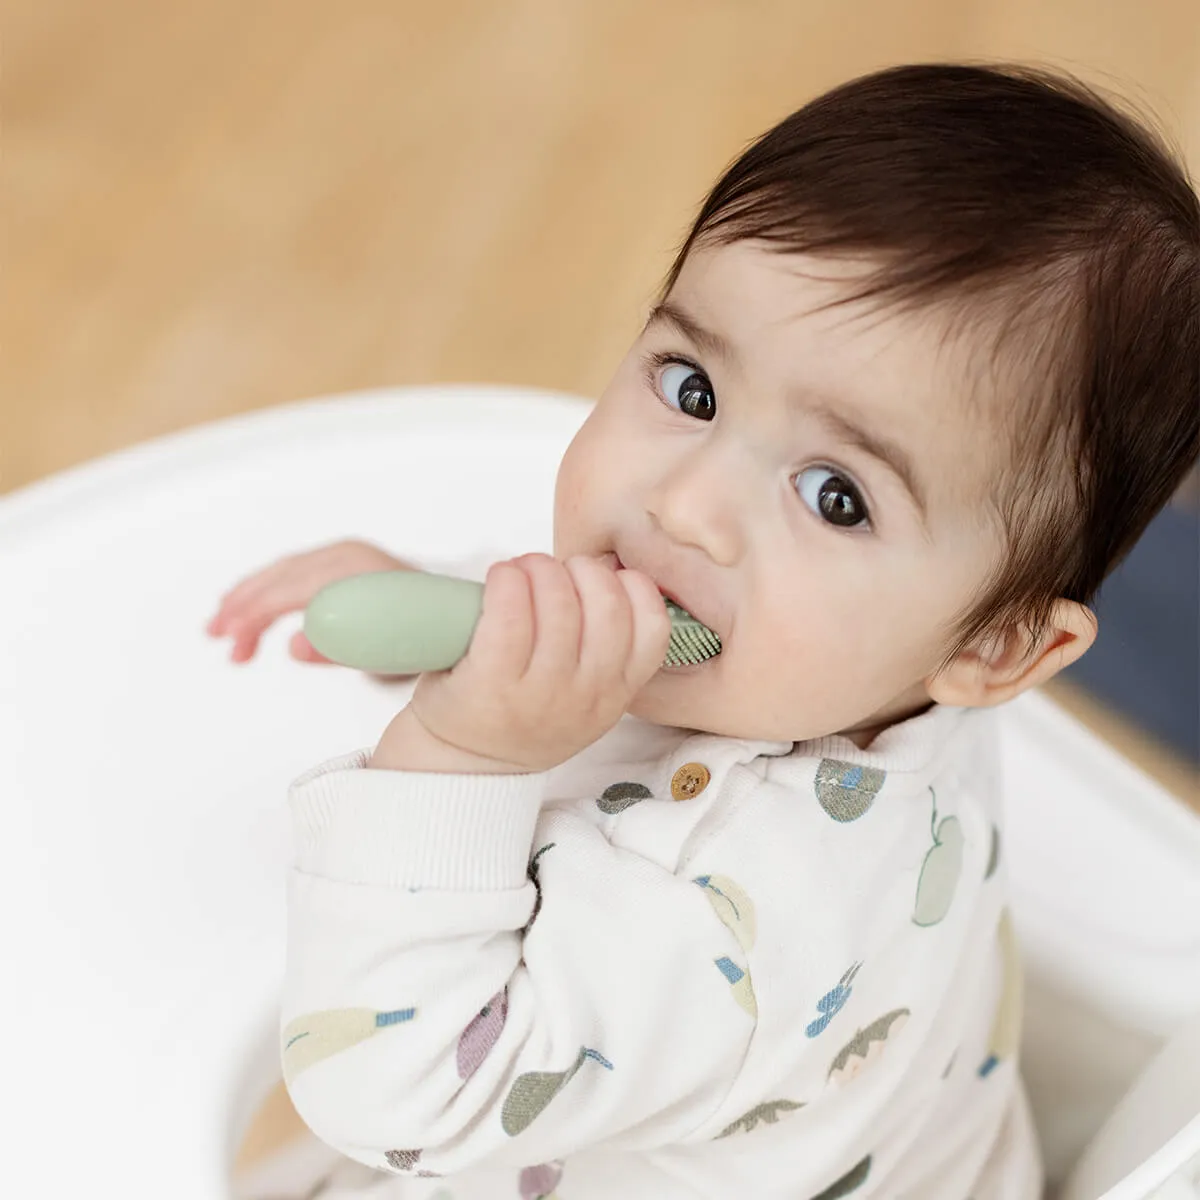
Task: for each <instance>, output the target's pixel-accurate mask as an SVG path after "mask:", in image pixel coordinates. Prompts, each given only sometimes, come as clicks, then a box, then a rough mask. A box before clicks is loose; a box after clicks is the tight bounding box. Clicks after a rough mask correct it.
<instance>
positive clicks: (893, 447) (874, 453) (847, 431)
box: [646, 300, 929, 532]
mask: <svg viewBox="0 0 1200 1200" xmlns="http://www.w3.org/2000/svg"><path fill="white" fill-rule="evenodd" d="M655 322H665V323H666V324H668V325H673V326H674V327H675V328H676V329H678V330H679V332H680V333H682V334H683V335H684V337H686V338H687V339H688V340H689V341H691V342H693V343H694V344H695V345H696V346H698V347H699V348H700V349H701V350H703V351H705V352H707V353H709V354H712V355H714V356H716V357H717V358H720V359H721V360H722V361H724V362H725V363H729V364H736V363H737V361H738V354H737V350H736V348H735V347H734V346H733V345H732V344H731V343H729V342H727V341H726V340H725V339H724V338H723V337H722V336H721V335H720V334H719V333H717V332H716V331H715V330H712V329H706V328H705V327H704V326H703V325H701V324H700V322H699V321H697V320H696V318H695V317H693V316H692V315H691V314H690V313H688V312H686V311H685V310H684V309H682V308H680V307H679V306H678V305H676V304H673V303H672V302H671V301H670V300H664V301H663V302H662V303H661V304H656V305H655V306H654V309H653V310H652V311H651V313H650V319H649V320H648V321H647V322H646V325H647V327H649V326H650V325H653V324H654V323H655ZM791 402H792V404H793V406H794V407H795V408H797V409H798V410H801V411H804V412H807V413H809V414H811V415H812V416H815V417H816V418H817V419H818V420H820V421H823V422H824V423H825V424H826V425H827V426H829V427H830V428H831V429H832V430H833V431H834V432H835V433H837V434H838V435H839V436H840V437H841V438H842V439H843V440H844V441H846V442H848V443H849V444H850V445H851V446H855V447H857V448H858V449H859V450H861V451H862V452H863V453H864V454H869V455H870V456H871V457H872V458H874V459H876V460H877V461H878V462H880V463H882V464H883V465H884V466H885V467H887V469H888V470H889V471H891V472H892V474H893V475H895V476H896V478H897V479H899V480H900V482H901V483H902V484H904V486H905V488H906V489H907V490H908V494H909V495H910V496H911V497H912V498H913V503H914V504H915V505H916V507H917V513H918V515H919V516H920V518H921V524H922V525H923V526H924V527H925V530H926V532H928V531H929V510H928V502H927V500H926V497H925V489H924V488H923V487H922V486H921V479H920V476H919V475H918V474H917V470H916V467H915V466H914V465H913V460H912V458H911V457H910V455H909V454H908V452H907V451H906V450H905V449H904V447H903V446H900V445H899V444H897V443H896V442H894V441H892V440H891V439H890V438H887V437H885V436H883V435H882V434H879V433H874V432H872V431H871V430H870V429H868V428H867V424H866V422H865V421H859V420H856V419H855V418H854V416H852V415H851V413H850V411H849V406H848V405H847V404H845V403H841V404H834V403H832V402H831V401H829V400H828V399H820V400H817V401H814V400H812V399H810V398H808V397H801V396H799V395H796V396H793V397H791Z"/></svg>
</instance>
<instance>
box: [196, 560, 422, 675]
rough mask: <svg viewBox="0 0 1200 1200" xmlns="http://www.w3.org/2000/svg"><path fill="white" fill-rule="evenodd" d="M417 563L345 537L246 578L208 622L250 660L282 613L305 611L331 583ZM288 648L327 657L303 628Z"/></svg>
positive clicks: (239, 656)
mask: <svg viewBox="0 0 1200 1200" xmlns="http://www.w3.org/2000/svg"><path fill="white" fill-rule="evenodd" d="M416 569H417V568H416V567H415V566H414V565H413V564H412V563H408V562H405V561H403V560H402V559H399V558H393V557H392V555H390V554H388V553H387V552H386V551H385V550H381V549H380V548H379V547H378V546H372V545H371V544H370V543H369V542H357V541H345V542H334V543H333V544H332V545H329V546H321V547H318V548H317V549H316V550H309V551H306V552H305V553H303V554H293V555H290V556H289V557H287V558H281V559H280V560H279V561H278V562H275V563H272V564H271V565H270V566H269V567H264V568H263V569H262V570H261V571H256V572H255V573H254V574H253V575H250V576H249V577H247V578H246V579H243V580H242V581H241V583H239V584H238V585H237V586H236V587H235V588H233V590H232V591H230V592H227V593H226V594H225V596H224V597H223V598H222V600H221V606H220V608H219V609H218V610H217V614H216V616H214V617H213V619H212V620H211V621H209V623H208V629H207V632H208V634H209V636H210V637H231V638H233V651H232V653H231V655H230V657H231V658H232V659H233V661H234V662H246V661H248V660H249V659H251V658H253V657H254V651H255V650H256V649H257V648H258V639H259V638H260V637H262V635H263V634H264V633H265V632H266V631H267V629H269V628H270V627H271V625H273V624H274V623H275V622H276V621H277V620H279V618H280V617H282V616H284V615H285V614H287V613H292V612H299V611H300V610H301V609H303V608H307V607H308V602H309V601H310V600H311V599H312V598H313V597H314V596H315V595H316V594H317V593H318V592H319V591H320V590H321V589H322V588H323V587H325V586H326V585H327V584H330V583H336V582H337V581H338V580H339V579H346V578H348V577H349V576H351V575H364V574H366V573H367V572H369V571H412V570H416ZM288 652H289V653H290V654H291V656H292V657H293V658H297V659H299V660H300V661H301V662H310V663H327V662H329V659H327V658H325V657H324V655H321V654H318V653H317V652H316V650H314V649H313V647H312V643H311V642H309V640H308V638H306V637H305V636H304V634H303V633H296V634H294V635H293V637H292V639H291V641H290V642H289V643H288Z"/></svg>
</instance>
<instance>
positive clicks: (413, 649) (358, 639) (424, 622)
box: [304, 571, 483, 675]
mask: <svg viewBox="0 0 1200 1200" xmlns="http://www.w3.org/2000/svg"><path fill="white" fill-rule="evenodd" d="M482 611H483V584H481V583H476V582H474V581H473V580H470V579H455V578H453V577H451V576H449V575H434V574H431V573H429V572H425V571H373V572H370V573H369V574H366V575H353V576H351V577H350V578H348V579H339V580H338V581H337V582H336V583H331V584H329V586H328V587H325V588H322V589H321V591H319V592H318V593H317V594H316V595H315V596H314V597H313V598H312V600H311V601H310V602H309V605H308V607H307V609H305V612H304V635H305V637H307V638H308V640H309V641H310V642H311V643H312V645H313V648H314V649H316V650H317V651H318V652H319V653H321V654H323V655H324V656H325V657H326V658H328V659H331V660H332V661H333V662H336V663H341V664H342V665H343V666H346V667H356V668H358V669H359V670H361V671H369V672H371V673H373V674H378V675H417V674H420V673H421V672H422V671H442V670H446V669H447V668H449V667H452V666H454V664H455V663H456V662H458V660H459V659H460V658H462V656H463V655H464V654H466V652H467V647H468V646H469V645H470V643H471V635H472V634H473V633H474V632H475V626H476V625H477V624H478V622H479V615H480V613H481V612H482Z"/></svg>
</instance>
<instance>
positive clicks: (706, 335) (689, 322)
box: [646, 300, 738, 364]
mask: <svg viewBox="0 0 1200 1200" xmlns="http://www.w3.org/2000/svg"><path fill="white" fill-rule="evenodd" d="M655 322H666V323H667V324H668V325H674V326H675V328H676V329H678V330H679V332H680V333H682V334H683V335H684V337H686V338H687V339H688V340H689V341H691V342H694V343H695V344H696V345H697V346H698V347H699V348H700V349H701V350H703V351H705V352H706V353H708V354H712V355H714V356H715V357H717V358H719V359H721V360H722V361H724V362H726V363H729V364H736V363H737V361H738V356H737V351H736V350H735V349H734V347H733V346H732V345H730V343H729V342H727V341H726V340H725V339H724V338H723V337H722V336H721V335H720V334H719V333H716V332H714V331H713V330H711V329H706V328H705V327H704V326H703V325H701V324H700V322H699V321H697V320H696V318H695V317H693V316H692V315H691V314H690V313H687V312H684V310H683V309H682V308H680V307H679V306H678V305H676V304H672V303H671V301H670V300H664V301H663V302H662V303H661V304H656V305H655V306H654V309H653V310H652V311H651V313H650V319H649V320H648V321H647V322H646V324H647V325H648V326H649V325H653V324H654V323H655Z"/></svg>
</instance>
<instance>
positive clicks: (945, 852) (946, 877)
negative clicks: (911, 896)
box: [912, 788, 965, 927]
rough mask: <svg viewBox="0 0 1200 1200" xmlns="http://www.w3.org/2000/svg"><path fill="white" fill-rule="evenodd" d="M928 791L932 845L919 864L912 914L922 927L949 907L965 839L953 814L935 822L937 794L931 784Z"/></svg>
mask: <svg viewBox="0 0 1200 1200" xmlns="http://www.w3.org/2000/svg"><path fill="white" fill-rule="evenodd" d="M929 793H930V795H931V796H933V817H932V819H931V821H930V829H931V832H932V834H933V847H932V849H931V850H929V852H928V853H927V854H926V855H925V861H924V863H923V864H922V866H921V875H920V878H919V879H918V880H917V902H916V906H915V907H914V909H913V918H912V919H913V924H914V925H920V926H922V927H926V926H929V925H936V924H937V923H938V922H939V921H940V920H942V919H943V918H944V917H945V915H946V914H947V913H948V912H949V911H950V905H951V904H952V903H953V902H954V893H955V892H956V891H957V890H958V880H959V877H960V876H961V875H962V867H963V846H964V841H965V839H964V838H963V831H962V823H961V822H960V821H959V819H958V818H957V817H946V818H945V819H944V820H942V821H941V823H940V824H939V822H938V815H937V795H936V793H934V790H933V788H930V789H929Z"/></svg>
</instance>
